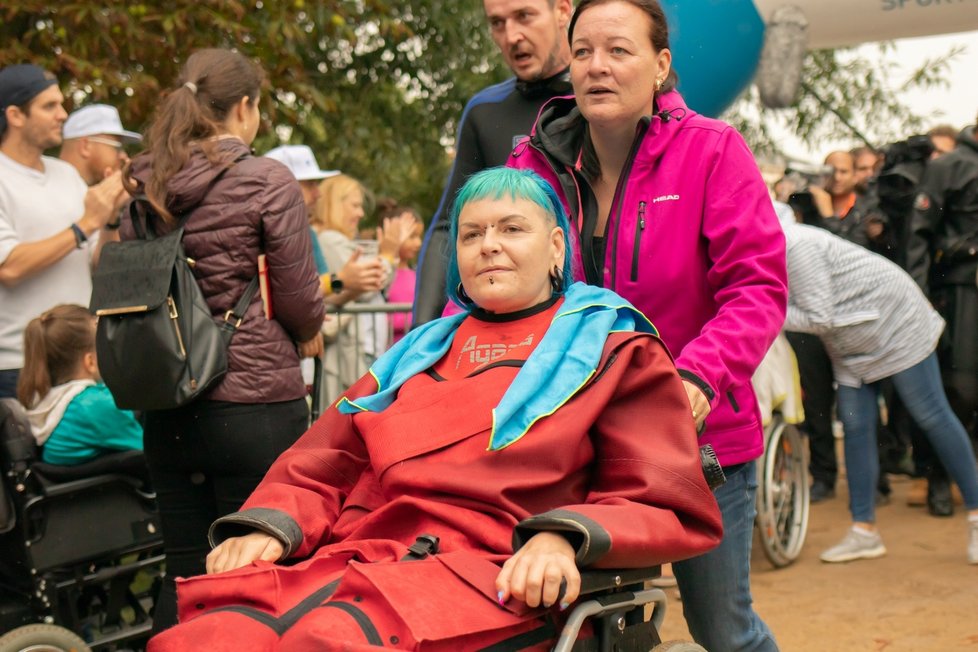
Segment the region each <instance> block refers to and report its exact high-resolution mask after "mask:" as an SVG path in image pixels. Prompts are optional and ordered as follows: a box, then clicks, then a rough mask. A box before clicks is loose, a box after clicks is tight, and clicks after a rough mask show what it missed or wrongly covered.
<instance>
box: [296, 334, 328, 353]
mask: <svg viewBox="0 0 978 652" xmlns="http://www.w3.org/2000/svg"><path fill="white" fill-rule="evenodd" d="M323 350H324V348H323V336H322V334H321V333H316V334H315V335H313V336H312V338H311V339H308V340H306V341H305V342H299V358H300V359H302V358H318V357H321V356H322V355H323Z"/></svg>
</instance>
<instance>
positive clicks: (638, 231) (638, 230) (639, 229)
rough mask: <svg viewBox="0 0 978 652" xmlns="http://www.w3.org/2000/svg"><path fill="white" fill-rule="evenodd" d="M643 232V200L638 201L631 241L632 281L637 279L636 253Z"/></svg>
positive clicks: (639, 246) (637, 252) (640, 244)
mask: <svg viewBox="0 0 978 652" xmlns="http://www.w3.org/2000/svg"><path fill="white" fill-rule="evenodd" d="M644 232H645V202H644V201H640V202H639V203H638V219H637V220H636V221H635V238H634V241H633V242H632V274H631V276H630V278H631V280H632V281H637V280H638V254H639V249H641V246H642V234H643V233H644Z"/></svg>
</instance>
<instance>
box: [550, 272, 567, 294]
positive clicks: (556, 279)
mask: <svg viewBox="0 0 978 652" xmlns="http://www.w3.org/2000/svg"><path fill="white" fill-rule="evenodd" d="M550 287H551V288H552V289H553V291H554V293H555V294H560V293H561V292H563V291H564V273H563V272H562V271H561V270H560V268H559V267H557V266H556V265H554V269H553V271H552V272H550Z"/></svg>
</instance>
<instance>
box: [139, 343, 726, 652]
mask: <svg viewBox="0 0 978 652" xmlns="http://www.w3.org/2000/svg"><path fill="white" fill-rule="evenodd" d="M518 371H519V369H518V368H517V367H514V366H507V365H498V366H491V365H490V366H489V368H487V369H485V370H483V371H482V372H481V373H478V374H476V375H474V376H471V377H468V378H464V379H460V380H452V381H444V380H443V379H439V378H437V377H433V376H437V374H434V375H432V374H424V373H423V374H419V375H417V376H415V377H413V378H412V379H410V380H408V381H407V382H406V383H405V384H404V385H403V386H402V387H401V389H400V391H399V393H398V395H397V400H395V401H394V402H393V404H391V405H390V406H389V407H388V408H387V409H385V410H384V411H382V412H379V413H375V412H362V413H358V414H355V415H343V414H341V413H339V412H338V411H337V410H336V409H335V407H334V408H331V409H330V410H329V411H328V412H327V413H326V414H325V415H324V416H323V417H322V418H321V419H320V420H319V421H317V422H316V423H315V424H314V425H313V426H312V428H311V429H310V430H309V431H308V432H307V433H306V434H305V435H304V436H303V437H302V438H301V439H300V440H299V441H298V442H297V443H296V444H295V445H294V446H293V447H292V448H290V449H289V450H288V451H286V452H285V453H284V454H283V455H282V456H281V457H280V458H279V459H278V460H277V461H276V462H275V464H274V465H273V466H272V468H271V469H270V470H269V472H268V474H267V475H266V477H265V479H264V480H263V481H262V483H261V484H260V485H259V486H258V488H257V489H256V490H255V492H254V493H253V494H252V495H251V497H250V498H249V499H248V501H247V502H246V503H245V505H244V507H243V508H242V510H241V511H240V512H238V513H236V514H232V515H230V516H227V517H224V518H222V519H220V520H219V521H218V522H217V523H216V524H215V528H214V530H213V534H214V536H215V539H217V540H221V539H224V538H226V537H228V536H234V535H237V534H241V533H243V532H246V531H249V529H260V530H264V531H266V532H268V533H271V534H274V535H275V536H277V537H278V538H279V539H281V540H282V541H283V543H285V546H286V553H285V556H286V557H289V558H305V557H309V556H310V555H312V558H311V559H308V560H306V561H302V562H300V563H298V564H296V565H294V566H281V565H275V564H268V563H261V562H259V563H256V564H252V565H250V566H248V567H245V568H241V569H238V570H236V571H231V572H228V573H223V574H219V575H211V576H206V577H198V578H192V579H189V580H182V581H181V580H178V595H179V599H180V619H181V623H182V624H181V625H179V626H177V627H175V628H173V629H171V630H169V631H167V632H164V633H163V634H161V635H160V636H158V637H156V638H155V639H154V640H153V641H152V642H151V644H150V648H149V649H150V651H151V652H168V651H170V650H186V649H207V650H225V649H227V650H232V649H233V650H241V649H247V650H256V651H257V650H311V649H320V650H333V649H336V650H340V649H342V650H360V649H361V648H362V649H364V650H366V649H369V648H370V646H371V645H383V646H385V647H394V648H398V649H424V650H467V649H478V648H481V647H483V646H485V645H489V644H492V643H494V642H498V641H501V640H504V639H509V638H510V637H514V636H525V637H527V638H524V639H520V641H522V642H525V643H526V645H524V646H523V648H525V649H546V647H547V645H549V643H550V641H551V639H552V638H553V637H554V635H555V632H554V631H553V623H552V619H551V618H550V617H549V616H548V615H547V613H546V611H545V610H541V609H537V610H530V609H528V608H527V607H526V606H525V605H523V604H522V603H519V602H518V601H516V600H510V601H509V602H510V604H507V605H506V607H505V608H501V607H500V606H499V605H498V604H496V596H495V593H496V589H495V587H494V584H493V581H494V579H495V576H496V574H497V573H498V572H499V568H498V565H497V564H500V563H501V562H502V561H503V560H505V559H506V557H508V556H509V555H511V554H512V551H513V550H514V548H515V549H518V548H519V547H520V546H521V545H522V544H523V543H525V542H526V541H527V540H528V539H529V538H530V537H531V536H533V534H534V533H536V532H539V531H561V532H563V533H565V534H566V535H567V536H568V539H569V540H570V541H571V543H572V545H574V547H575V549H576V551H577V563H578V566H579V567H586V566H599V567H644V566H652V565H655V564H659V563H662V562H668V561H676V560H679V559H685V558H687V557H690V556H694V555H697V554H700V553H703V552H705V551H707V550H709V549H710V548H712V547H714V546H715V545H716V544H717V543H719V540H720V537H721V521H720V515H719V511H718V509H717V506H716V502H715V500H714V498H713V494H712V493H711V492H710V490H709V488H708V487H707V485H706V482H705V480H704V478H703V472H702V469H701V466H700V458H699V453H698V445H697V439H696V433H695V430H694V425H693V421H692V419H691V418H690V408H689V402H688V400H687V398H686V394H685V391H684V390H683V387H682V382H681V380H680V379H679V376H678V375H677V372H676V370H675V367H674V365H673V362H672V359H671V358H670V356H669V354H668V352H667V351H666V350H665V348H664V346H663V345H662V343H661V342H660V341H659V340H658V339H657V338H655V337H652V336H650V335H642V334H637V333H613V334H611V335H609V336H608V340H607V342H606V344H605V348H604V353H603V356H602V359H601V363H600V365H599V366H598V370H597V372H596V373H595V374H594V375H593V376H592V378H591V379H590V380H589V381H588V382H587V383H586V384H585V385H584V387H583V388H581V389H580V390H579V391H578V392H577V393H576V395H575V396H574V397H573V398H572V399H570V400H569V401H568V402H567V403H566V404H564V405H563V406H562V407H561V408H560V409H558V410H557V411H556V412H555V413H553V414H551V415H550V416H546V417H544V418H542V419H540V420H539V421H537V422H536V423H535V425H534V426H533V427H532V428H531V429H530V430H529V432H527V434H525V435H524V436H523V437H522V438H520V439H518V440H517V441H515V442H514V443H513V444H511V445H509V446H508V447H506V448H503V449H501V450H495V451H490V450H487V446H488V442H489V433H490V429H491V426H492V416H491V413H492V409H493V407H494V406H496V405H497V403H499V400H500V397H501V396H502V394H503V392H504V391H505V390H506V388H507V387H508V386H509V385H510V383H511V381H512V380H513V378H514V377H515V375H516V373H517V372H518ZM376 389H377V385H376V381H375V380H374V379H373V377H371V376H369V375H368V376H366V377H364V378H363V379H361V380H360V381H359V382H358V383H357V384H356V385H354V387H353V388H351V389H350V391H349V392H348V393H347V396H348V397H350V398H354V399H355V398H356V397H359V396H363V395H366V394H371V393H373V392H374V391H376ZM362 478H366V479H365V480H364V482H360V483H359V484H358V481H360V480H361V479H362ZM348 497H349V499H350V500H349V501H347V499H348ZM334 531H342V534H343V537H344V538H343V540H342V541H337V540H336V539H335V538H334V537H333V533H334ZM421 534H432V535H435V536H437V537H439V538H440V540H441V545H440V552H439V554H437V555H434V556H432V557H429V558H427V559H425V560H423V561H398V560H399V559H400V558H401V557H403V556H404V554H405V553H406V546H407V545H410V544H412V543H413V542H414V541H415V538H416V537H417V536H419V535H421ZM367 562H371V563H367ZM534 646H537V647H534ZM523 648H520V649H523ZM507 649H516V648H507Z"/></svg>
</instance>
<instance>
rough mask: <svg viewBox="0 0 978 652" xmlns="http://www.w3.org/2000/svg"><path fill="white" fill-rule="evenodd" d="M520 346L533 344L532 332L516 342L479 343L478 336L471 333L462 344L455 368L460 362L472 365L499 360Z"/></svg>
mask: <svg viewBox="0 0 978 652" xmlns="http://www.w3.org/2000/svg"><path fill="white" fill-rule="evenodd" d="M521 346H528V347H532V346H533V334H532V333H531V334H530V335H528V336H527V337H526V339H525V340H523V341H522V342H519V343H517V344H502V343H499V342H496V343H494V344H479V338H478V336H477V335H473V336H471V337H470V338H469V339H467V340H465V344H464V345H463V346H462V350H461V352H460V353H459V356H458V360H456V362H455V368H456V369H458V368H459V367H460V366H461V365H462V364H468V365H472V366H482V365H486V364H489V363H490V362H495V361H496V360H499V359H500V358H502V357H504V356H505V355H506V354H507V353H509V352H510V351H512V350H513V349H517V348H519V347H521Z"/></svg>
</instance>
